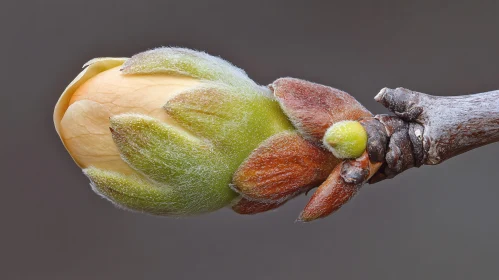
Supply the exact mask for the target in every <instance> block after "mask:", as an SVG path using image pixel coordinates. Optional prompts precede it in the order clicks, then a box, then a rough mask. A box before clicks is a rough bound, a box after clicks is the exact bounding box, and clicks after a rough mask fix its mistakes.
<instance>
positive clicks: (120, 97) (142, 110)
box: [69, 67, 199, 129]
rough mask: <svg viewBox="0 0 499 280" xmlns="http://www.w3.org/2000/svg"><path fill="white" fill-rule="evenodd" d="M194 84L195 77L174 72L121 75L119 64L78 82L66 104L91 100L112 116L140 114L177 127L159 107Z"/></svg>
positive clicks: (197, 82)
mask: <svg viewBox="0 0 499 280" xmlns="http://www.w3.org/2000/svg"><path fill="white" fill-rule="evenodd" d="M197 84H199V81H198V80H196V79H193V78H189V77H181V76H174V75H173V76H172V75H165V74H157V75H122V74H121V71H120V70H119V67H115V68H113V69H110V70H107V71H104V72H102V73H99V74H97V75H96V76H95V77H93V78H91V79H90V80H88V81H87V82H86V83H84V84H83V85H81V86H80V87H79V88H78V89H77V90H76V91H75V92H74V94H73V96H72V98H71V100H70V102H69V104H72V103H74V102H77V101H80V100H91V101H94V102H97V103H100V104H102V105H103V106H105V107H106V109H107V110H109V112H111V114H113V115H118V114H123V113H136V114H143V115H147V116H150V117H153V118H156V119H159V120H161V121H163V122H166V123H168V124H170V125H173V126H177V124H176V122H175V121H174V120H173V119H172V118H171V117H170V116H169V115H168V114H167V113H166V111H165V110H164V109H163V108H162V107H163V105H164V104H165V103H166V102H167V101H168V100H169V99H171V98H172V97H173V96H175V95H177V94H178V93H179V92H180V91H182V90H185V89H186V88H190V87H193V86H196V85H197ZM177 128H179V129H182V128H180V127H177Z"/></svg>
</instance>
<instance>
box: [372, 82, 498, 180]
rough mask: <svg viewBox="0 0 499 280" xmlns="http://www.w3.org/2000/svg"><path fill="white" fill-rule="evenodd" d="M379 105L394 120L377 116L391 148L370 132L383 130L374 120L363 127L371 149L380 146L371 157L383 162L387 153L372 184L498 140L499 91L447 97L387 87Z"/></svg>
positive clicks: (373, 151)
mask: <svg viewBox="0 0 499 280" xmlns="http://www.w3.org/2000/svg"><path fill="white" fill-rule="evenodd" d="M375 100H376V101H378V102H380V103H381V104H383V106H385V107H386V108H388V109H389V110H390V111H392V112H393V113H394V114H395V116H388V115H377V116H375V120H378V121H379V122H380V123H381V124H382V125H383V126H384V127H385V131H384V132H386V137H387V139H386V143H388V144H387V145H388V146H387V147H381V146H379V145H383V143H384V141H385V140H381V141H380V140H379V139H381V138H383V135H382V134H381V136H380V133H374V132H371V133H369V132H370V131H375V129H373V127H375V126H378V127H379V125H378V124H376V123H375V122H373V121H372V120H371V121H369V122H365V123H364V126H365V127H366V130H367V131H368V135H369V137H370V141H369V142H368V144H369V145H373V146H375V145H378V146H377V147H376V146H375V147H370V148H368V151H369V152H370V155H371V154H372V156H373V157H379V156H380V155H379V154H380V153H381V152H382V151H383V149H386V154H385V164H384V166H383V167H382V168H381V170H380V172H379V174H377V175H376V176H374V177H373V178H372V179H371V183H374V182H377V181H379V180H382V179H385V178H391V177H393V176H395V175H397V174H398V173H400V172H402V171H404V170H406V169H408V168H411V167H414V166H420V165H422V164H426V165H435V164H439V163H441V162H443V161H444V160H447V159H449V158H451V157H454V156H456V155H459V154H461V153H464V152H466V151H469V150H471V149H475V148H478V147H480V146H483V145H486V144H490V143H493V142H497V141H499V90H497V91H490V92H485V93H478V94H471V95H463V96H448V97H447V96H432V95H428V94H424V93H420V92H416V91H411V90H408V89H405V88H397V89H388V88H384V89H382V90H381V91H380V93H379V94H378V95H376V97H375ZM371 138H372V139H375V140H376V141H374V140H371ZM371 142H372V143H371ZM378 143H381V144H378Z"/></svg>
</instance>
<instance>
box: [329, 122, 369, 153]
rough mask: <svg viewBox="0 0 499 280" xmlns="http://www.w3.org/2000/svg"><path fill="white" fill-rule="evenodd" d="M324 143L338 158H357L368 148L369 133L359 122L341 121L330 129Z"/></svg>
mask: <svg viewBox="0 0 499 280" xmlns="http://www.w3.org/2000/svg"><path fill="white" fill-rule="evenodd" d="M323 142H324V146H326V147H327V148H328V150H330V151H331V152H332V153H333V154H334V156H335V157H337V158H357V157H360V156H361V155H362V153H363V152H364V151H365V149H366V147H367V133H366V130H365V129H364V127H363V126H362V125H361V124H360V123H359V122H358V121H341V122H337V123H335V124H333V125H332V126H331V127H330V128H328V130H327V131H326V134H325V135H324V140H323Z"/></svg>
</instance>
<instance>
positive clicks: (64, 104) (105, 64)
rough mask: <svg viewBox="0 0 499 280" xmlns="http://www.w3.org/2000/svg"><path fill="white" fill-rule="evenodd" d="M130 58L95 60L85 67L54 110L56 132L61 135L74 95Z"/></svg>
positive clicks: (65, 91) (67, 88)
mask: <svg viewBox="0 0 499 280" xmlns="http://www.w3.org/2000/svg"><path fill="white" fill-rule="evenodd" d="M127 59H128V58H119V57H102V58H94V59H92V60H90V61H89V62H87V63H85V65H83V68H84V69H83V71H81V72H80V74H78V76H77V77H76V78H75V79H74V80H73V81H72V82H71V83H70V84H69V85H68V86H67V87H66V89H65V90H64V92H63V93H62V95H61V97H59V100H58V101H57V104H56V105H55V109H54V125H55V130H56V131H57V133H58V134H59V136H60V135H61V133H60V129H61V125H60V123H61V120H62V117H63V116H64V113H65V112H66V109H68V106H69V100H70V99H71V97H72V96H73V93H74V92H75V91H76V90H77V89H78V88H79V87H80V86H81V85H82V84H84V83H85V82H86V81H88V80H89V79H90V78H92V77H93V76H95V75H97V74H99V73H100V72H103V71H106V70H108V69H111V68H114V67H117V66H120V65H122V64H123V63H124V62H125V61H126V60H127Z"/></svg>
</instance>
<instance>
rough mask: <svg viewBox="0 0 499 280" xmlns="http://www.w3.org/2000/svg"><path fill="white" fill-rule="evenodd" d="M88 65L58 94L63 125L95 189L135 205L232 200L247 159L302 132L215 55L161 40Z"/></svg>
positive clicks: (165, 209) (170, 207)
mask: <svg viewBox="0 0 499 280" xmlns="http://www.w3.org/2000/svg"><path fill="white" fill-rule="evenodd" d="M84 67H85V69H84V70H83V71H82V72H81V73H80V74H79V75H78V76H77V77H76V79H75V80H74V81H73V82H72V83H71V84H70V85H69V86H68V87H67V88H66V90H65V91H64V93H63V94H62V96H61V97H60V99H59V101H58V102H57V105H56V108H55V111H54V122H55V127H56V130H57V132H58V134H59V136H60V137H61V140H62V142H63V144H64V146H65V147H66V149H67V150H68V152H69V154H70V155H71V156H72V157H73V159H74V161H75V162H76V164H78V166H80V167H81V168H82V169H83V170H84V173H85V174H86V175H87V176H88V177H89V179H90V181H91V185H92V188H93V189H94V191H96V192H97V193H98V194H100V195H102V196H103V197H105V198H107V199H109V200H110V201H112V202H114V203H115V204H117V205H118V206H121V207H124V208H127V209H132V210H137V211H142V212H147V213H152V214H160V215H189V214H197V213H203V212H209V211H213V210H216V209H219V208H221V207H224V206H226V205H229V204H230V203H231V201H233V199H234V198H235V197H236V196H237V194H236V193H235V192H233V191H232V190H231V189H230V188H229V184H230V183H231V180H232V175H233V174H234V172H235V171H236V169H237V168H238V167H239V165H240V164H241V163H242V162H243V160H244V159H245V158H246V157H248V155H249V154H250V153H251V151H253V150H254V149H255V148H257V147H258V145H259V144H260V143H261V142H263V141H264V140H265V139H267V138H269V137H271V136H272V135H275V134H277V133H281V132H283V131H286V130H292V125H291V124H290V123H289V121H288V119H287V117H286V116H285V115H284V114H283V113H282V111H281V109H280V107H279V104H278V103H277V102H276V101H275V100H274V99H273V98H272V93H271V92H270V90H269V89H268V88H266V87H262V86H259V85H257V84H256V83H254V82H253V81H252V80H251V79H249V78H248V77H247V76H246V74H245V73H244V71H242V70H241V69H239V68H236V67H234V66H233V65H231V64H230V63H228V62H226V61H224V60H222V59H220V58H216V57H212V56H209V55H207V54H205V53H201V52H196V51H192V50H188V49H180V48H161V49H155V50H151V51H147V52H144V53H141V54H138V55H135V56H133V57H132V58H130V59H126V58H99V59H94V60H91V61H90V62H88V63H87V64H86V65H85V66H84Z"/></svg>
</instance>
